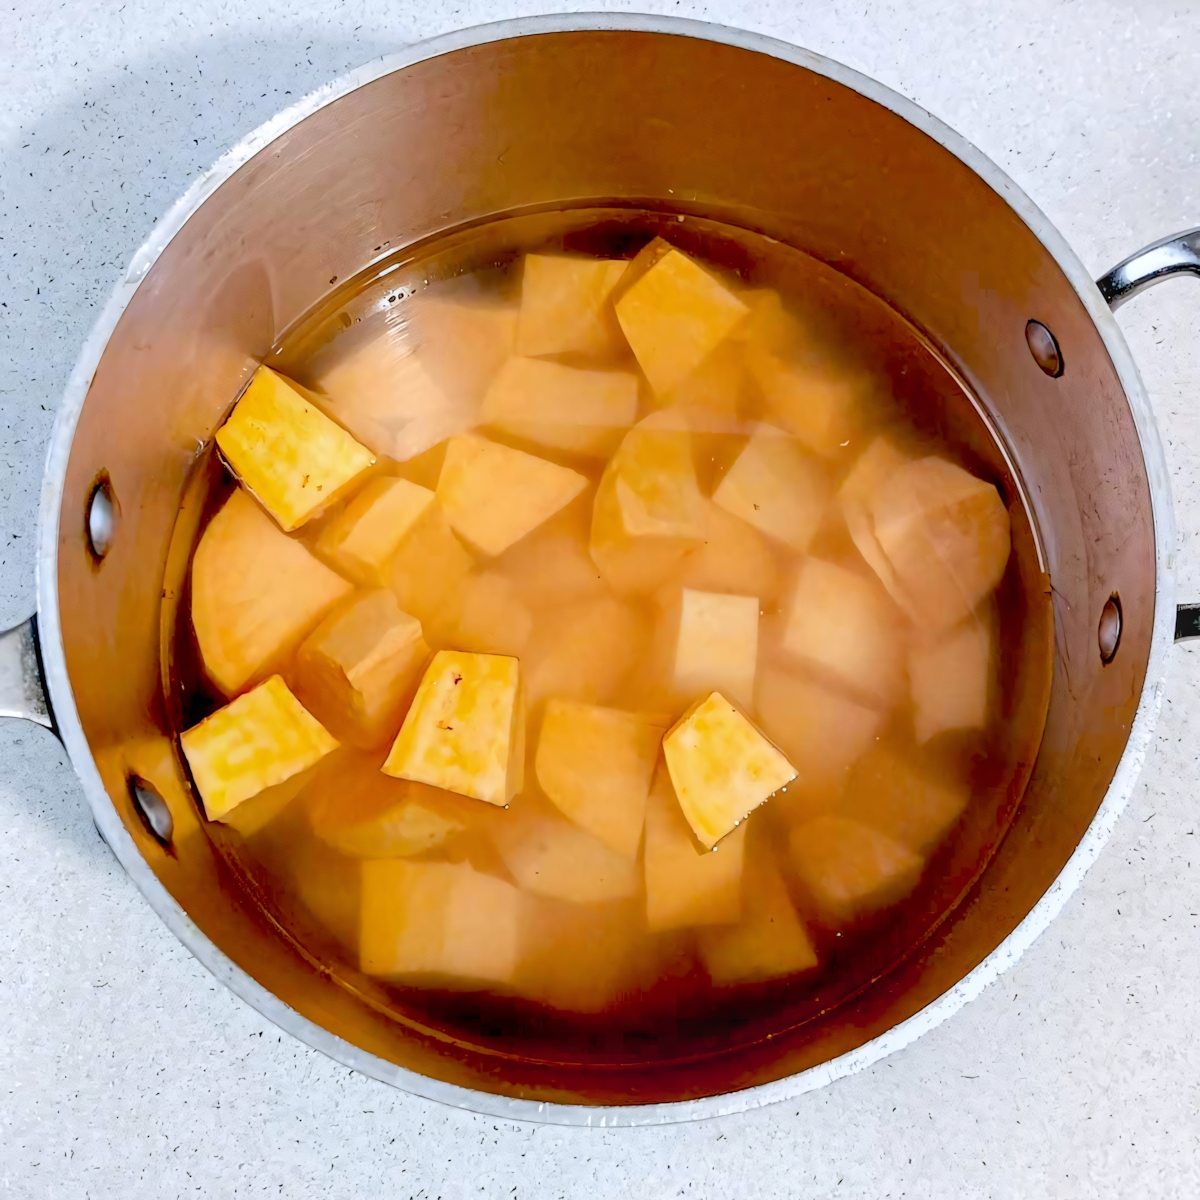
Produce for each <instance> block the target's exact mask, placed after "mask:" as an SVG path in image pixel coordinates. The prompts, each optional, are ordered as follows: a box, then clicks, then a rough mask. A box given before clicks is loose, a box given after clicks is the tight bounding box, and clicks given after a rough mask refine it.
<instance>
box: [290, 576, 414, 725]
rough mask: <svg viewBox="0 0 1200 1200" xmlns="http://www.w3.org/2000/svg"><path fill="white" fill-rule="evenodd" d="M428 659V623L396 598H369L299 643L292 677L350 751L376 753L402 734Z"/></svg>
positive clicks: (334, 616)
mask: <svg viewBox="0 0 1200 1200" xmlns="http://www.w3.org/2000/svg"><path fill="white" fill-rule="evenodd" d="M428 658H429V647H428V645H426V642H425V637H424V635H423V633H422V631H421V622H420V621H418V620H417V619H416V617H412V616H409V615H408V613H406V612H402V611H401V609H400V606H399V604H397V603H396V598H395V596H393V595H392V593H391V592H386V591H373V592H363V593H360V594H359V595H358V596H356V597H355V598H354V599H353V600H351V601H350V602H349V603H347V604H344V605H341V606H339V607H338V608H337V609H335V610H334V611H333V612H331V613H330V614H329V615H328V616H327V617H325V619H324V620H323V621H322V622H321V623H320V624H319V625H318V626H317V627H316V629H314V630H313V631H312V633H310V634H309V635H308V637H306V638H305V639H304V641H303V642H301V643H300V648H299V650H298V651H297V652H296V660H295V665H294V667H293V668H292V671H291V676H292V679H293V683H294V687H295V691H296V695H297V696H298V697H299V698H300V700H301V702H302V703H303V704H304V705H305V707H306V708H308V709H309V710H310V711H311V712H312V713H313V714H314V715H315V716H316V717H317V718H318V719H319V720H320V721H321V722H322V724H324V725H325V726H326V728H328V729H330V730H332V731H333V732H334V733H335V734H336V735H337V736H338V737H339V738H340V739H341V740H342V741H344V742H348V743H350V744H351V745H354V746H364V747H369V746H377V745H381V744H382V743H383V742H385V741H387V740H388V739H390V738H392V737H394V736H395V734H396V730H397V729H399V728H400V721H401V719H402V718H403V716H404V712H405V710H406V709H407V707H408V702H409V701H410V700H411V699H412V696H413V693H414V692H415V691H416V687H417V680H418V679H419V677H420V674H421V670H422V668H423V667H424V666H425V663H426V661H427V660H428Z"/></svg>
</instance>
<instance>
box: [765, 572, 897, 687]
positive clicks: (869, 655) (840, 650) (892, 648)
mask: <svg viewBox="0 0 1200 1200" xmlns="http://www.w3.org/2000/svg"><path fill="white" fill-rule="evenodd" d="M903 636H904V629H903V623H902V618H901V615H900V614H899V612H897V610H896V608H895V606H894V605H893V604H892V603H891V601H890V600H889V599H888V597H887V596H886V595H885V594H884V593H883V591H882V590H881V589H880V588H879V586H878V584H876V583H875V581H874V580H873V579H869V578H867V577H866V576H864V575H859V574H857V573H856V572H854V571H850V570H847V569H846V568H845V567H841V566H838V565H837V564H836V563H831V562H826V561H825V560H824V559H819V558H806V559H805V560H804V561H803V562H802V563H801V564H800V568H799V570H798V571H797V573H796V581H795V586H794V587H793V589H792V594H791V597H790V599H789V601H788V607H787V622H786V625H785V628H784V633H783V643H782V648H783V650H784V652H785V653H786V654H787V655H788V656H789V657H790V658H792V659H793V660H795V661H796V662H798V663H801V664H803V665H804V666H806V667H808V668H809V670H811V671H813V672H814V673H816V674H817V675H819V676H820V677H822V678H824V679H828V680H830V681H832V682H833V683H835V684H837V685H838V686H840V687H843V688H845V689H847V690H848V691H850V692H852V693H854V694H855V695H858V696H860V697H862V698H863V699H865V700H869V701H870V702H871V703H873V704H877V705H880V706H881V707H884V708H887V707H889V706H890V705H892V704H894V703H895V702H896V700H897V699H898V697H899V695H900V692H901V690H902V689H903V687H904V641H903Z"/></svg>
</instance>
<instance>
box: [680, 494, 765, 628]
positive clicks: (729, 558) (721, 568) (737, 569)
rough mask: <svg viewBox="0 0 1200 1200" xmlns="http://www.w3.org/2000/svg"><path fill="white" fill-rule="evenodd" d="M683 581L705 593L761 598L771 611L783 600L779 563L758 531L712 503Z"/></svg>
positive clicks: (685, 567) (763, 604) (686, 584)
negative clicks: (781, 598) (736, 594)
mask: <svg viewBox="0 0 1200 1200" xmlns="http://www.w3.org/2000/svg"><path fill="white" fill-rule="evenodd" d="M680 582H681V583H682V584H683V585H684V586H685V587H690V588H696V589H698V590H699V591H703V592H738V593H741V594H742V595H746V596H757V597H758V598H759V601H760V602H761V603H762V606H763V607H764V608H767V607H770V606H772V605H773V604H774V603H775V601H776V600H777V599H778V598H779V592H780V584H781V581H780V569H779V560H778V559H777V558H776V556H775V551H774V550H773V549H772V547H771V544H770V542H768V541H767V539H766V538H765V537H763V535H762V534H761V533H759V532H758V530H757V529H754V528H752V527H751V526H749V525H747V524H746V522H745V521H743V520H741V519H740V518H739V517H735V516H733V515H732V514H730V513H728V512H726V511H725V510H724V509H723V508H718V507H717V505H715V504H712V503H709V504H708V505H706V506H705V519H704V541H703V543H702V544H701V545H700V547H699V548H698V549H696V550H693V551H692V552H691V553H690V554H689V555H688V556H687V558H686V559H685V560H684V562H683V568H682V571H681V573H680Z"/></svg>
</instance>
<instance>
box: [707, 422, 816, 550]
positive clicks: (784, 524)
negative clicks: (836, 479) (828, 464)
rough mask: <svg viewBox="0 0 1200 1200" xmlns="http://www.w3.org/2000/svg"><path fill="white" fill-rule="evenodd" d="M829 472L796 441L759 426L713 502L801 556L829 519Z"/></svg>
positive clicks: (779, 432)
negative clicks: (818, 529)
mask: <svg viewBox="0 0 1200 1200" xmlns="http://www.w3.org/2000/svg"><path fill="white" fill-rule="evenodd" d="M828 499H829V485H828V482H827V480H826V478H825V472H824V470H823V468H822V467H821V466H820V464H819V463H818V462H816V461H815V460H814V459H813V457H812V456H811V455H809V454H807V453H806V452H805V451H804V450H803V449H802V448H801V447H800V445H799V444H798V443H797V442H796V441H795V439H794V438H791V437H789V436H788V435H787V434H786V433H784V432H783V431H782V430H779V429H776V428H775V427H774V426H771V425H760V426H759V427H758V428H757V429H756V430H755V432H754V434H753V435H752V436H751V438H750V440H749V442H747V443H746V446H745V448H744V449H743V450H742V452H741V453H740V454H739V455H738V457H737V459H736V460H735V461H734V463H733V465H732V466H731V467H730V468H729V470H728V471H726V473H725V475H724V476H723V477H722V479H721V481H720V483H718V484H717V488H716V490H715V491H714V492H713V503H714V504H716V505H717V506H718V507H719V508H723V509H724V510H725V511H726V512H728V513H732V514H733V515H734V516H735V517H740V518H741V519H742V520H743V521H745V522H746V523H747V524H748V525H752V526H754V528H755V529H757V530H758V531H759V532H760V533H765V534H766V535H767V536H768V537H771V538H774V539H775V540H776V541H779V542H782V543H783V544H784V545H785V546H788V547H790V548H791V549H792V550H796V551H799V552H800V553H801V554H803V553H804V552H805V551H806V550H807V549H808V546H809V543H810V542H811V541H812V539H813V535H814V534H815V533H816V532H817V528H818V527H819V526H820V524H821V520H822V518H823V517H824V515H825V506H826V504H827V502H828Z"/></svg>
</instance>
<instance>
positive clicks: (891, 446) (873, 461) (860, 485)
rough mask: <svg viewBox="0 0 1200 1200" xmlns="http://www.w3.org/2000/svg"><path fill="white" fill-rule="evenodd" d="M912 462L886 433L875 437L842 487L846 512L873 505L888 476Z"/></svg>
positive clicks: (840, 494) (841, 498)
mask: <svg viewBox="0 0 1200 1200" xmlns="http://www.w3.org/2000/svg"><path fill="white" fill-rule="evenodd" d="M908 461H909V458H908V455H907V454H905V453H904V451H903V450H901V449H900V447H899V446H897V445H896V443H895V442H894V441H892V439H891V438H889V437H888V436H887V435H886V434H880V435H879V436H878V437H875V438H872V439H871V441H870V442H869V443H868V444H867V447H866V449H864V450H863V452H862V453H861V454H860V455H859V456H858V457H857V458H856V459H855V460H854V465H853V466H852V467H851V468H850V470H849V471H847V472H846V477H845V478H844V479H843V480H842V483H841V486H840V487H839V488H838V492H837V499H838V504H839V505H841V507H842V509H843V511H845V509H846V508H847V507H849V506H852V505H869V504H870V503H871V500H872V498H873V497H874V495H875V493H876V492H877V491H878V490H879V488H880V487H881V486H882V485H883V483H884V481H885V480H886V479H887V477H888V476H889V475H891V473H892V472H893V471H895V470H896V468H897V467H901V466H903V465H904V464H905V463H906V462H908Z"/></svg>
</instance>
